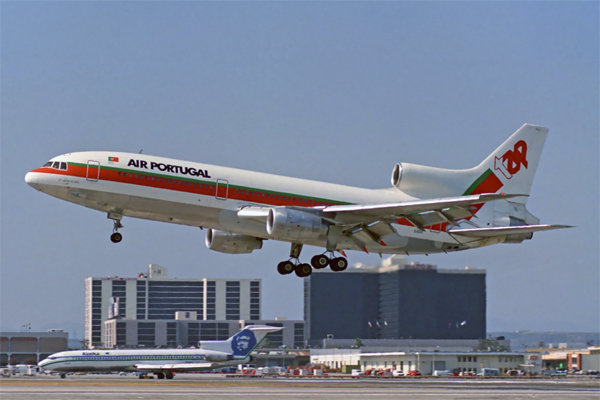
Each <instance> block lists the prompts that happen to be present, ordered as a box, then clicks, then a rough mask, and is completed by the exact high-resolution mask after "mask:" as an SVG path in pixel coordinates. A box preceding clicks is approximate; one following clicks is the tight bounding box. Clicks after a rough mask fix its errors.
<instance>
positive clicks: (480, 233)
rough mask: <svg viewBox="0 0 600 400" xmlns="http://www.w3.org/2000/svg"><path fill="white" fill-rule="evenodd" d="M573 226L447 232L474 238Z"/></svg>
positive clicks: (473, 229) (509, 227)
mask: <svg viewBox="0 0 600 400" xmlns="http://www.w3.org/2000/svg"><path fill="white" fill-rule="evenodd" d="M563 228H573V227H572V226H571V225H525V226H496V227H492V228H469V229H450V230H448V233H451V234H453V235H462V236H467V237H474V238H486V237H494V236H506V235H515V234H522V233H533V232H541V231H549V230H552V229H563Z"/></svg>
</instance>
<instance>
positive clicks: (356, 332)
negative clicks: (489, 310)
mask: <svg viewBox="0 0 600 400" xmlns="http://www.w3.org/2000/svg"><path fill="white" fill-rule="evenodd" d="M403 260H404V258H402V257H397V256H396V257H391V258H390V259H387V260H385V262H384V263H387V264H386V265H385V266H383V267H368V268H351V269H348V270H346V271H344V272H343V273H335V272H326V271H323V272H321V271H319V272H314V273H313V274H312V275H310V276H309V277H307V278H305V280H304V297H305V300H304V319H305V322H306V335H307V340H308V341H309V342H310V341H316V340H322V339H325V338H328V337H329V338H332V337H333V338H335V339H356V338H361V339H480V338H485V337H486V286H485V277H486V274H485V270H478V269H464V270H444V269H437V267H435V266H432V265H423V264H407V265H404V264H403V262H402V261H403ZM392 262H397V263H398V262H399V263H400V264H396V265H393V264H392ZM331 335H332V336H331Z"/></svg>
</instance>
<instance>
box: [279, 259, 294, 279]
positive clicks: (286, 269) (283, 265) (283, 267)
mask: <svg viewBox="0 0 600 400" xmlns="http://www.w3.org/2000/svg"><path fill="white" fill-rule="evenodd" d="M295 267H296V266H295V265H294V264H293V263H292V262H291V261H289V260H288V261H282V262H280V263H279V264H277V272H279V273H280V274H281V275H287V274H291V273H292V272H294V268H295Z"/></svg>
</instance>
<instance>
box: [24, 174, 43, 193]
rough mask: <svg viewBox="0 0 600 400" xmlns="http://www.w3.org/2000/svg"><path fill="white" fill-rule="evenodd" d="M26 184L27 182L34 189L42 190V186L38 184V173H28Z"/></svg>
mask: <svg viewBox="0 0 600 400" xmlns="http://www.w3.org/2000/svg"><path fill="white" fill-rule="evenodd" d="M25 182H27V184H28V185H29V186H31V187H32V188H34V189H36V190H40V187H39V186H40V185H39V183H38V180H37V174H36V173H34V172H28V173H27V174H26V175H25Z"/></svg>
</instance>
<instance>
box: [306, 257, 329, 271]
mask: <svg viewBox="0 0 600 400" xmlns="http://www.w3.org/2000/svg"><path fill="white" fill-rule="evenodd" d="M329 262H330V261H329V258H327V256H326V255H324V254H317V255H316V256H314V257H313V258H311V260H310V264H311V265H312V266H313V268H315V269H321V268H325V267H326V266H328V265H329Z"/></svg>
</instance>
